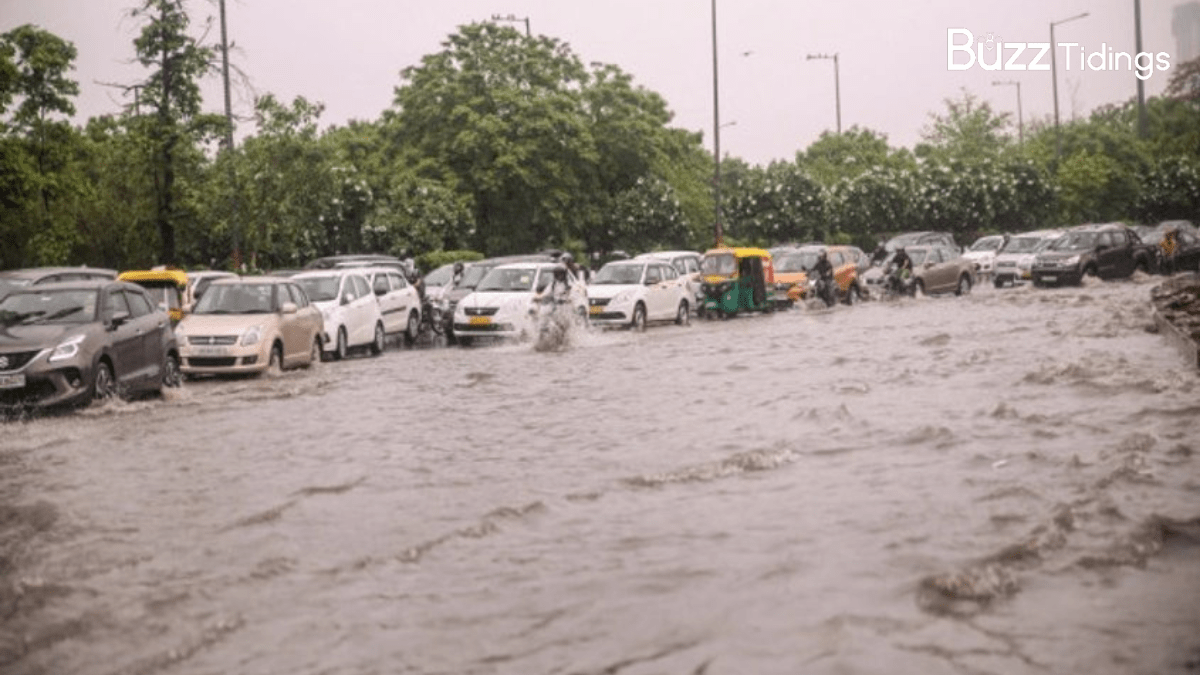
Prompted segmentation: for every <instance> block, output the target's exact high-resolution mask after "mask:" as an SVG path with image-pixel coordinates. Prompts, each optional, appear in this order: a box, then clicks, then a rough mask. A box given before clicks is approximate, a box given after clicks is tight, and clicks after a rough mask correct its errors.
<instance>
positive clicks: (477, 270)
mask: <svg viewBox="0 0 1200 675" xmlns="http://www.w3.org/2000/svg"><path fill="white" fill-rule="evenodd" d="M494 269H496V267H495V265H471V266H470V267H468V268H467V269H465V270H463V275H462V278H461V279H459V280H458V285H456V286H455V288H467V289H474V288H476V287H478V286H479V282H480V281H483V278H484V277H486V276H487V273H488V272H490V271H492V270H494Z"/></svg>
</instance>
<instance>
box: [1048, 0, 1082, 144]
mask: <svg viewBox="0 0 1200 675" xmlns="http://www.w3.org/2000/svg"><path fill="white" fill-rule="evenodd" d="M1087 15H1088V13H1087V12H1084V13H1083V14H1077V15H1075V16H1072V17H1069V18H1066V19H1062V20H1061V21H1051V22H1050V70H1051V71H1052V72H1051V74H1050V75H1051V77H1050V80H1051V82H1052V85H1051V86H1052V87H1053V89H1054V143H1055V151H1054V154H1055V157H1056V158H1058V159H1062V130H1061V129H1059V127H1058V59H1057V58H1056V57H1055V54H1057V53H1058V45H1057V44H1055V42H1054V27H1055V26H1057V25H1059V24H1064V23H1066V22H1068V21H1074V20H1076V19H1082V18H1083V17H1085V16H1087Z"/></svg>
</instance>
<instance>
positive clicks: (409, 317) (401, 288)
mask: <svg viewBox="0 0 1200 675" xmlns="http://www.w3.org/2000/svg"><path fill="white" fill-rule="evenodd" d="M356 271H358V272H362V274H363V276H365V277H366V278H367V283H368V284H370V285H371V292H372V293H374V294H375V299H376V300H378V301H379V313H380V314H381V315H383V332H385V333H387V334H388V335H401V334H403V335H404V339H405V340H406V341H407V342H408V344H410V345H411V344H412V343H413V342H415V341H416V339H417V333H418V332H420V330H421V294H420V293H418V292H417V288H416V287H415V286H413V285H412V284H410V283H408V280H407V279H405V278H404V275H403V274H402V273H401V272H400V270H398V269H396V268H394V267H367V268H364V269H360V270H356Z"/></svg>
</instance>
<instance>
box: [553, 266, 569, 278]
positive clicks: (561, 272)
mask: <svg viewBox="0 0 1200 675" xmlns="http://www.w3.org/2000/svg"><path fill="white" fill-rule="evenodd" d="M554 280H555V281H566V280H567V267H566V265H555V266H554Z"/></svg>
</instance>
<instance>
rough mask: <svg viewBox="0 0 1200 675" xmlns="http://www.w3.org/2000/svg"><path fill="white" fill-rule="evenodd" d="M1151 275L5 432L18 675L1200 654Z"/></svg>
mask: <svg viewBox="0 0 1200 675" xmlns="http://www.w3.org/2000/svg"><path fill="white" fill-rule="evenodd" d="M1153 283H1155V282H1154V280H1151V279H1144V278H1143V279H1139V280H1135V281H1134V282H1127V283H1093V284H1088V285H1086V286H1085V287H1083V288H1081V289H1061V290H1043V291H1035V290H1033V289H1028V288H1026V289H1012V290H1010V289H1005V290H1002V291H995V290H993V289H991V288H981V289H978V290H977V291H976V292H975V293H974V294H973V295H971V296H969V297H967V298H932V299H917V300H904V301H900V302H895V303H871V304H863V305H860V306H857V307H853V308H846V307H838V308H835V309H834V310H833V311H828V312H800V311H797V312H791V313H786V314H779V315H776V316H773V317H763V318H745V319H738V320H733V321H728V322H720V323H705V324H698V325H694V326H692V327H690V328H677V327H674V326H669V327H663V328H657V329H652V330H651V331H650V332H648V333H646V334H644V335H634V334H627V333H609V334H604V335H599V336H585V337H584V338H582V339H581V340H580V342H579V344H577V345H576V347H575V348H574V349H572V350H571V351H569V352H567V353H565V354H539V353H534V352H533V351H532V350H531V349H529V348H528V347H500V348H486V349H470V350H454V349H451V350H411V351H392V352H388V353H385V354H384V356H382V357H380V358H374V359H373V358H357V359H352V360H350V361H348V362H343V363H336V364H323V365H322V366H321V367H319V368H317V369H315V370H313V371H296V372H290V373H286V374H284V375H283V376H281V377H278V378H273V379H260V380H247V381H232V382H228V381H227V382H194V383H189V384H188V385H187V386H186V387H185V388H184V389H183V390H182V391H181V392H179V393H178V394H175V393H172V395H170V396H168V398H167V399H165V400H150V401H139V402H134V403H126V404H117V405H110V406H107V407H104V408H100V409H93V410H87V411H84V412H82V413H80V414H76V415H71V416H67V417H59V418H50V419H46V418H43V419H35V420H32V421H27V422H18V423H10V424H7V425H4V426H3V427H0V433H2V434H3V437H2V439H0V443H2V445H0V448H2V449H0V581H2V582H3V586H2V587H0V671H3V672H5V673H13V674H24V673H82V674H92V673H94V674H97V675H108V674H118V673H122V674H123V673H136V674H157V673H171V674H196V675H200V674H208V673H214V674H215V673H314V674H315V673H329V674H357V673H452V674H458V673H588V674H590V673H597V674H599V673H618V672H619V673H621V674H622V675H631V674H634V675H636V674H642V673H708V674H715V673H737V674H742V673H801V672H803V673H879V672H893V673H1026V672H1028V673H1067V672H1079V673H1083V672H1087V673H1171V672H1177V673H1188V672H1196V670H1197V668H1198V667H1200V472H1198V462H1200V460H1197V458H1196V457H1195V453H1196V452H1197V451H1200V433H1198V432H1197V423H1198V420H1200V398H1198V394H1200V379H1198V378H1197V376H1196V374H1194V373H1185V372H1181V369H1180V366H1179V364H1180V362H1179V360H1178V358H1177V355H1176V354H1175V353H1174V352H1172V351H1170V350H1169V349H1168V348H1167V347H1166V346H1165V343H1164V342H1163V341H1162V340H1161V339H1160V338H1159V337H1158V336H1156V335H1153V334H1149V333H1147V332H1146V331H1145V326H1146V325H1147V324H1149V323H1150V317H1149V313H1148V312H1149V310H1148V294H1149V289H1150V287H1151V285H1153Z"/></svg>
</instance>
